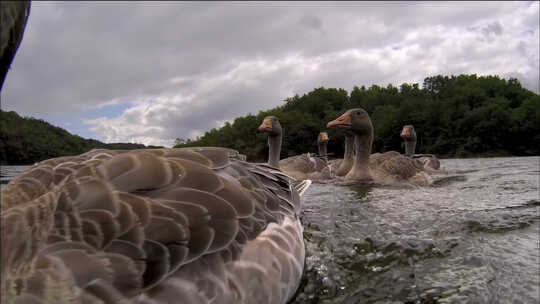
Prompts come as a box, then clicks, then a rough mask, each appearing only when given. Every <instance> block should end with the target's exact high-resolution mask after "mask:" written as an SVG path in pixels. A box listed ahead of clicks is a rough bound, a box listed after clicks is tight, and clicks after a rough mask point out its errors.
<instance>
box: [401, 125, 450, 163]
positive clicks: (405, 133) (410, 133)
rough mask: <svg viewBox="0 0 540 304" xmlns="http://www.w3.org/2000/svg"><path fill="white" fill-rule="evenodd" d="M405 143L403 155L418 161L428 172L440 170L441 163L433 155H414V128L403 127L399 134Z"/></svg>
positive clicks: (409, 126)
mask: <svg viewBox="0 0 540 304" xmlns="http://www.w3.org/2000/svg"><path fill="white" fill-rule="evenodd" d="M400 136H401V138H403V141H404V142H405V155H407V156H408V157H412V158H415V159H418V160H419V161H420V162H421V163H422V164H423V165H424V168H425V169H426V170H427V171H428V172H432V171H438V170H439V169H440V168H441V162H440V161H439V159H438V158H437V157H436V156H435V155H433V154H414V152H415V148H416V132H415V130H414V126H412V125H406V126H403V129H402V130H401V134H400Z"/></svg>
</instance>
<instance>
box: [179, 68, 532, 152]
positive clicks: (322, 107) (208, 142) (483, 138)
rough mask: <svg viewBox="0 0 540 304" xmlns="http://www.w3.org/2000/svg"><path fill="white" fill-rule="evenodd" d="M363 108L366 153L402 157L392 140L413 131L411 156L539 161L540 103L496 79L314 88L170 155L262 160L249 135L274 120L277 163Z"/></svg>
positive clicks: (332, 148) (335, 144)
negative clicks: (204, 151) (214, 149)
mask: <svg viewBox="0 0 540 304" xmlns="http://www.w3.org/2000/svg"><path fill="white" fill-rule="evenodd" d="M355 107H361V108H364V109H365V110H366V111H367V112H368V113H369V114H370V117H371V120H372V122H373V125H374V129H375V138H374V142H373V150H372V153H375V152H385V151H391V150H395V151H400V152H403V151H404V149H403V145H402V139H401V138H400V136H399V134H400V131H401V128H402V127H403V125H406V124H412V125H414V127H415V129H416V133H417V137H418V140H417V148H416V152H417V153H432V154H436V155H438V156H439V157H474V156H504V155H515V156H524V155H539V154H540V96H539V95H538V94H535V93H534V92H532V91H529V90H527V89H525V88H523V87H522V86H521V84H520V82H519V81H518V80H517V79H513V78H511V79H509V80H505V79H501V78H499V77H498V76H481V77H478V76H477V75H459V76H451V77H448V76H442V75H438V76H433V77H428V78H426V79H425V80H424V82H423V84H422V88H420V86H419V84H417V83H414V84H408V83H404V84H402V85H400V86H399V87H395V86H392V85H388V86H387V87H381V86H378V85H372V86H371V87H369V88H366V87H364V86H362V87H354V88H353V90H352V91H351V92H350V94H349V93H348V92H347V91H346V90H344V89H335V88H318V89H314V90H313V91H311V92H309V93H307V94H305V95H303V96H298V95H297V96H293V97H289V98H287V99H286V100H285V103H284V104H283V105H282V106H278V107H276V108H273V109H270V110H267V111H261V112H259V113H258V114H257V115H251V114H250V115H247V116H244V117H239V118H236V119H235V120H234V122H233V123H232V124H231V123H229V122H227V123H225V125H224V126H223V127H221V128H219V129H215V128H214V129H212V130H210V131H208V132H206V133H205V134H204V135H203V136H201V137H198V138H197V139H196V140H187V141H185V140H183V139H181V140H180V142H183V144H179V145H177V146H176V147H189V146H221V147H229V148H233V149H237V150H238V151H240V152H241V153H244V154H246V155H247V157H248V160H250V161H263V160H265V158H266V155H267V146H266V135H265V134H263V133H261V132H258V131H257V127H258V126H259V125H260V123H261V121H262V119H263V118H264V117H265V116H267V115H275V116H277V117H278V118H279V119H280V122H281V125H282V127H283V128H284V138H283V145H282V152H281V157H282V158H284V157H287V156H291V155H297V154H300V153H305V152H317V145H316V141H317V135H318V133H319V132H320V131H323V130H326V123H327V122H329V121H331V120H333V119H335V118H336V117H338V116H339V115H341V114H342V113H343V112H344V111H345V110H347V109H350V108H355ZM327 131H329V136H330V142H329V144H328V152H329V153H334V154H335V155H336V156H340V155H343V148H344V147H343V145H344V144H343V143H344V137H343V134H342V133H341V132H339V131H337V130H327Z"/></svg>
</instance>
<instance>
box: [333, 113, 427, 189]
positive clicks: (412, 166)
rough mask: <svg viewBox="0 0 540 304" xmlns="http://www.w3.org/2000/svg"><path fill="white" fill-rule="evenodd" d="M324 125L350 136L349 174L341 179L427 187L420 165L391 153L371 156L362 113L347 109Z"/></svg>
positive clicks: (369, 127) (370, 135)
mask: <svg viewBox="0 0 540 304" xmlns="http://www.w3.org/2000/svg"><path fill="white" fill-rule="evenodd" d="M327 126H328V127H337V128H340V129H342V130H345V131H347V132H352V133H353V134H354V145H355V150H356V155H355V156H354V160H353V165H352V167H351V169H350V171H349V172H348V173H347V174H346V175H345V177H344V179H345V180H351V181H357V182H366V183H373V182H374V183H378V184H400V183H409V184H416V185H427V184H429V177H428V176H427V174H425V172H424V171H423V169H422V164H421V163H420V162H418V161H416V160H414V159H410V158H408V157H406V156H403V155H401V154H400V153H398V152H395V151H390V152H386V153H382V154H381V153H374V154H373V155H371V146H372V143H373V125H372V124H371V119H370V118H369V115H368V113H367V112H366V111H365V110H363V109H361V108H356V109H351V110H348V111H347V112H345V113H344V114H343V115H341V116H340V117H338V118H337V119H335V120H333V121H331V122H329V123H328V124H327Z"/></svg>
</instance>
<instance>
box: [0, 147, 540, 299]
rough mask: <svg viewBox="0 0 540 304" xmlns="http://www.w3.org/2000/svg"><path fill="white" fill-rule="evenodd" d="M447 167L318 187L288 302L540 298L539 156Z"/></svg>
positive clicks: (310, 198) (311, 193) (309, 202)
mask: <svg viewBox="0 0 540 304" xmlns="http://www.w3.org/2000/svg"><path fill="white" fill-rule="evenodd" d="M442 165H443V166H445V167H446V169H447V170H448V174H446V175H442V176H437V177H436V178H435V182H434V183H433V185H432V186H431V187H381V186H365V185H332V184H314V185H312V186H311V188H309V189H308V191H307V192H306V194H305V196H304V206H303V212H302V221H303V224H304V229H305V231H304V237H305V239H306V251H307V256H306V269H305V272H304V278H303V281H302V285H301V287H300V289H299V292H298V294H297V295H296V298H295V299H294V301H293V302H292V303H295V304H299V303H347V304H349V303H350V304H353V303H461V302H469V303H540V267H539V265H540V197H539V196H540V194H539V184H540V178H539V171H538V168H539V167H540V158H539V157H524V158H489V159H488V158H484V159H453V160H442ZM20 170H21V168H20V167H19V168H14V167H2V174H1V178H2V184H3V183H5V182H6V181H7V180H8V179H10V178H12V177H13V175H14V174H16V172H19V171H20Z"/></svg>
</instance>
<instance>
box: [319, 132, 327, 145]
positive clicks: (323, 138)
mask: <svg viewBox="0 0 540 304" xmlns="http://www.w3.org/2000/svg"><path fill="white" fill-rule="evenodd" d="M329 140H330V137H328V133H326V132H321V133H319V137H317V143H318V144H321V143H327V142H328V141H329Z"/></svg>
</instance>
